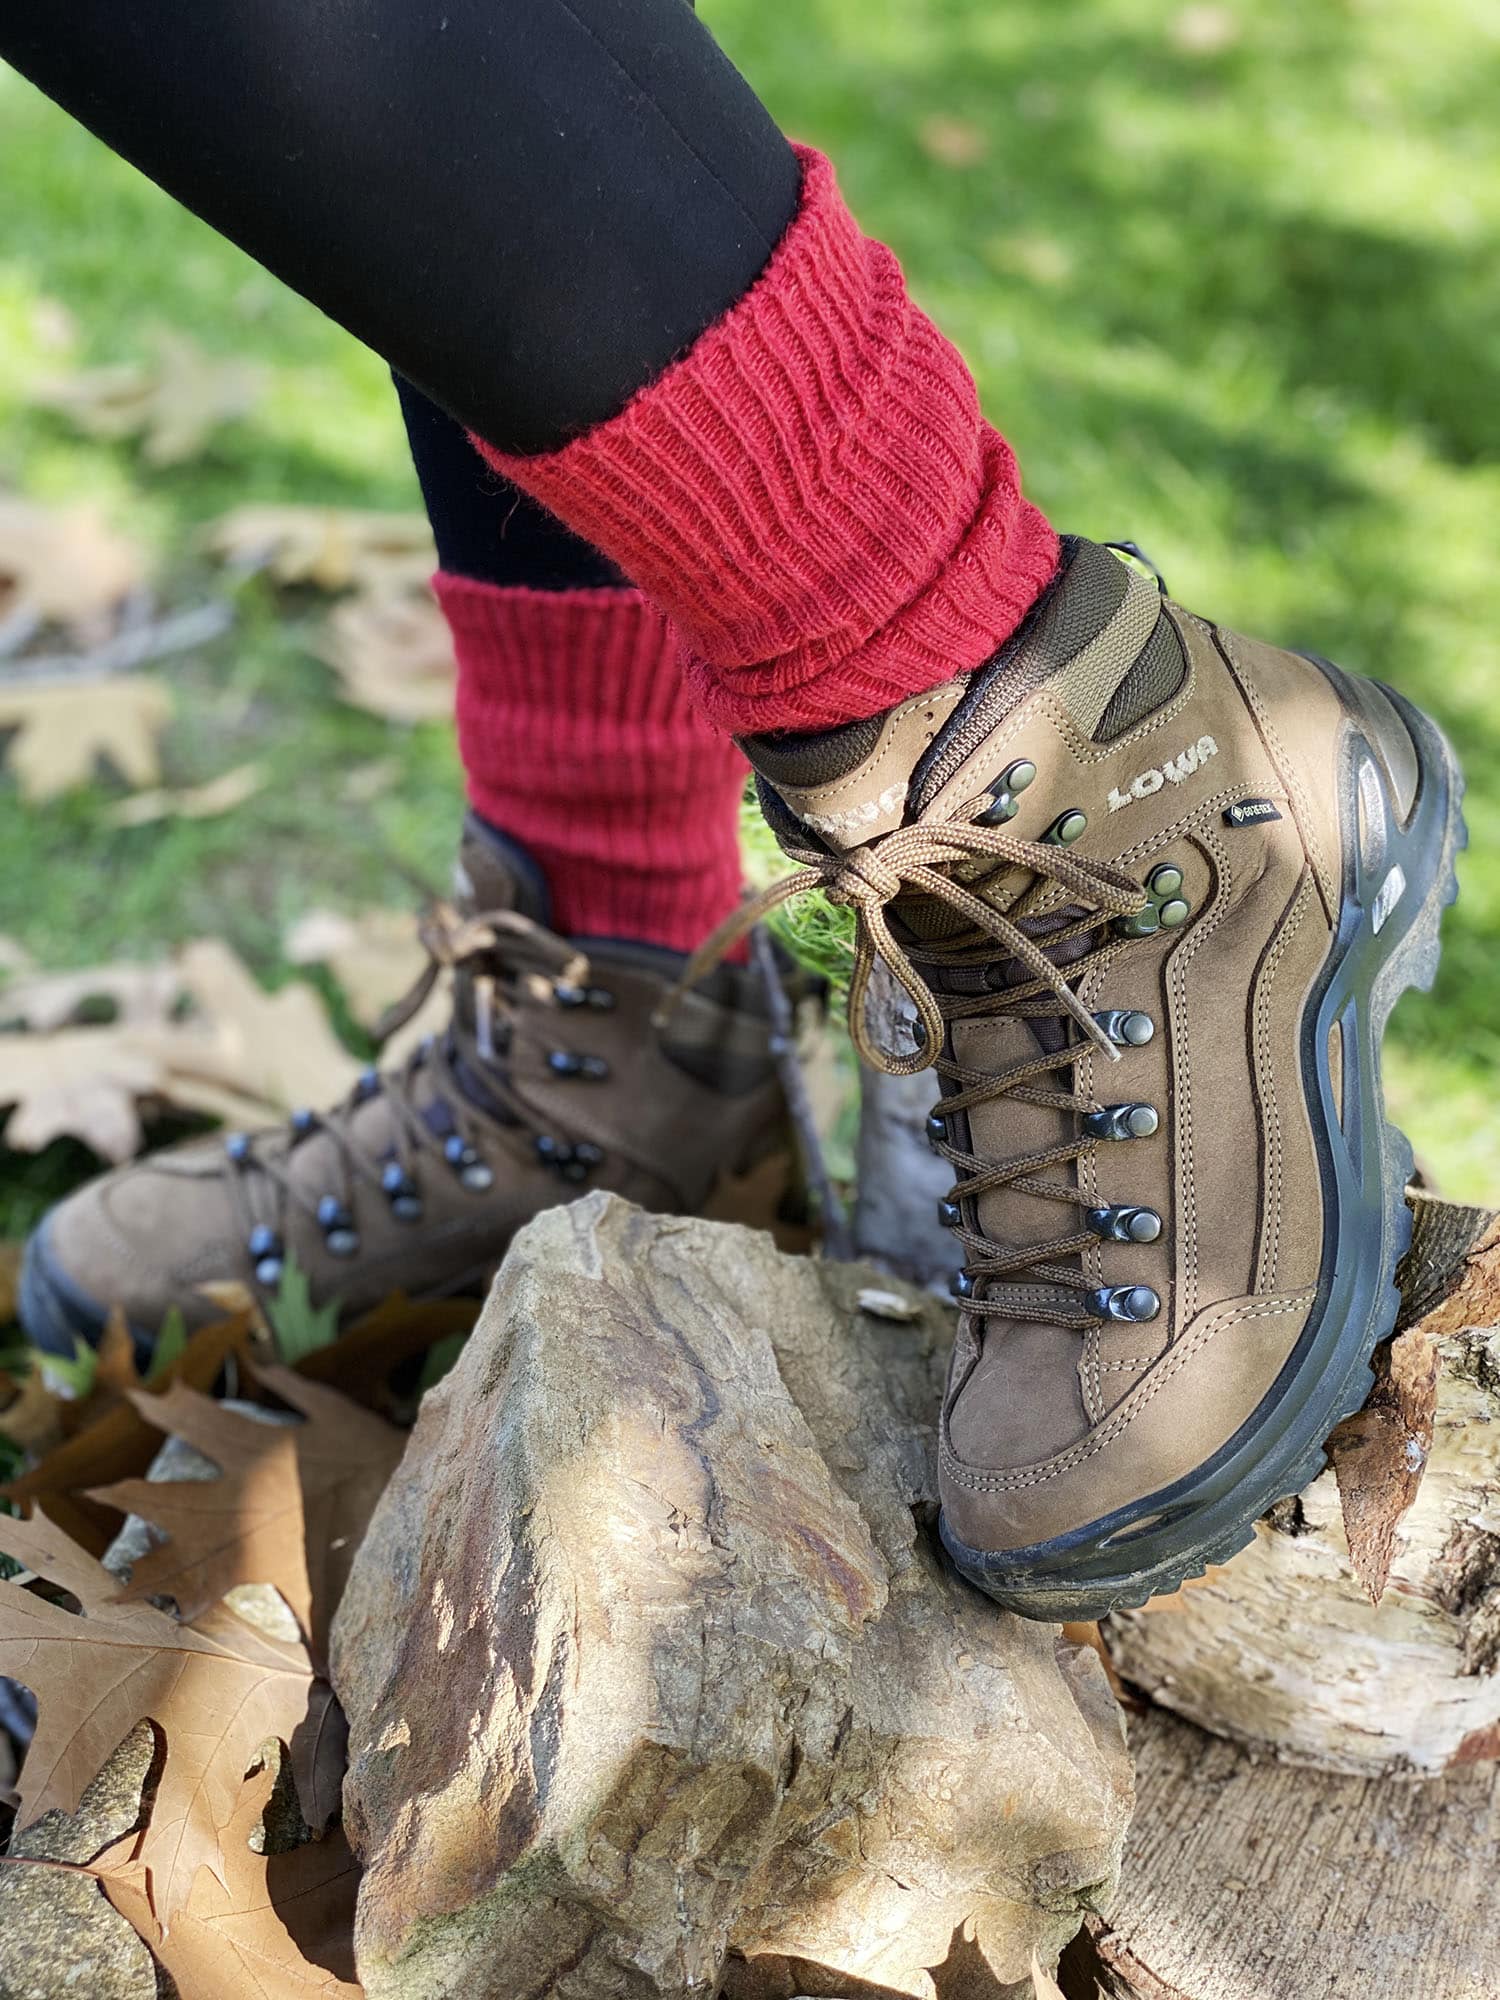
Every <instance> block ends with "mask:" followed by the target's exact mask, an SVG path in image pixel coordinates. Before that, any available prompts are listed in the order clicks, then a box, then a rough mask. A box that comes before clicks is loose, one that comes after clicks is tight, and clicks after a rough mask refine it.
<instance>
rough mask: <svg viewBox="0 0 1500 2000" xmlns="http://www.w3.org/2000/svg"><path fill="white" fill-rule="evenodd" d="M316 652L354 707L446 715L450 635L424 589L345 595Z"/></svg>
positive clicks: (401, 715) (399, 714)
mask: <svg viewBox="0 0 1500 2000" xmlns="http://www.w3.org/2000/svg"><path fill="white" fill-rule="evenodd" d="M318 651H319V653H320V654H321V656H322V658H323V659H325V660H326V661H327V662H328V664H329V666H331V667H332V668H333V670H334V672H335V673H336V674H337V675H338V677H339V682H340V685H341V687H342V691H343V695H344V699H345V700H346V701H349V702H352V703H353V704H354V706H355V707H356V708H364V709H368V710H369V711H370V712H371V714H373V715H383V716H385V717H387V718H388V719H389V720H390V721H392V722H432V721H447V720H448V719H449V718H451V716H452V714H453V682H454V676H455V673H456V672H457V669H456V667H455V665H454V659H453V637H452V634H451V633H450V632H449V630H448V626H447V624H446V622H445V620H444V618H443V614H442V613H441V611H439V609H438V607H437V601H436V599H435V598H434V597H433V596H432V593H431V592H430V591H428V590H425V589H424V590H421V591H416V590H408V591H389V590H384V589H382V590H380V591H370V592H364V593H362V594H361V595H359V596H358V597H351V598H348V599H346V600H345V602H344V603H342V604H340V605H339V606H338V607H337V608H336V609H335V610H334V611H333V613H332V614H331V616H330V617H329V620H328V623H327V625H326V626H325V627H324V632H323V637H322V641H321V643H320V645H319V647H318Z"/></svg>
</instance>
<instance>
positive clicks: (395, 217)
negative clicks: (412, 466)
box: [0, 0, 798, 452]
mask: <svg viewBox="0 0 1500 2000" xmlns="http://www.w3.org/2000/svg"><path fill="white" fill-rule="evenodd" d="M0 57H3V58H4V59H5V60H6V61H8V62H10V63H12V64H14V65H15V67H16V68H17V69H19V70H21V71H22V72H23V73H24V74H25V75H27V76H29V77H30V78H31V79H32V80H33V81H34V82H35V83H36V84H38V85H39V86H40V87H41V88H42V89H43V90H45V91H46V92H47V93H48V95H49V96H51V97H53V98H55V99H56V100H57V102H58V103H59V104H61V105H62V106H63V107H64V108H65V109H66V110H68V111H70V112H72V113H73V115H74V116H75V117H77V118H79V119H80V120H81V121H82V122H83V123H84V124H85V125H87V126H88V127H89V128H90V129H91V130H92V131H94V132H95V133H97V134H98V136H99V137H100V138H101V139H103V140H104V141H105V142H106V143H107V144H108V145H109V146H111V147H113V148H114V150H115V151H116V152H119V153H121V154H123V155H124V156H125V158H126V159H128V160H131V161H133V162H134V164H135V165H136V166H138V167H139V168H141V169H142V171H143V172H145V173H147V174H149V175H150V176H151V178H152V179H153V180H155V181H157V182H159V183H160V185H161V186H162V187H164V188H166V189H167V191H168V192H169V193H171V194H173V195H175V196H176V197H177V199H178V200H179V201H181V202H183V203H184V204H185V205H186V206H187V207H189V208H191V209H192V210H193V211H194V212H195V213H196V214H198V215H200V216H202V217H203V218H204V219H205V220H206V221H207V222H209V223H211V224H212V225H213V226H214V228H216V229H218V230H219V231H221V232H222V233H223V234H224V235H226V236H228V237H230V238H232V239H233V240H234V241H235V242H236V243H238V244H240V245H241V246H242V247H243V248H244V249H246V250H248V251H249V252H250V254H251V255H252V256H253V257H255V258H257V259H258V260H259V261H260V262H261V263H262V264H264V265H265V266H266V267H267V268H268V269H269V270H271V271H274V272H275V273H276V274H277V276H278V277H280V278H283V279H284V280H285V281H286V282H287V283H288V284H289V285H291V286H293V287H294V288H295V289H296V290H297V291H299V292H302V293H303V294H305V296H306V297H308V298H309V299H311V300H312V301H313V302H314V303H315V304H316V305H318V306H321V307H322V309H323V310H324V311H325V312H326V313H328V314H329V315H330V316H331V317H332V318H333V319H335V320H337V321H339V323H340V324H341V325H343V326H345V327H347V328H348V329H349V331H350V332H351V333H353V334H355V335H357V337H358V338H359V339H361V340H362V341H364V342H366V343H367V344H368V345H369V346H371V347H373V348H374V349H375V350H376V351H377V353H380V354H382V355H384V356H385V358H386V359H387V360H388V361H390V362H391V363H392V365H393V366H394V367H395V368H397V369H398V370H399V371H400V373H401V374H402V375H404V376H405V377H406V378H407V379H408V380H409V381H411V382H414V383H416V384H417V385H418V387H419V388H421V389H422V390H423V391H424V392H425V393H426V394H427V395H428V396H430V397H431V398H432V399H433V400H434V401H435V402H437V403H439V404H441V405H442V407H443V408H444V409H446V410H448V411H450V412H451V413H452V414H453V415H454V416H455V417H457V418H458V419H459V420H460V421H461V422H462V423H464V424H465V425H467V426H468V427H469V428H470V429H472V430H475V431H478V432H479V433H480V434H481V435H482V436H484V437H486V438H488V439H490V440H491V441H492V442H493V443H495V444H498V445H501V446H503V447H505V448H506V449H508V450H512V451H522V452H538V451H546V450H550V449H552V448H554V447H556V446H557V445H559V444H561V443H563V442H565V441H566V440H567V439H568V438H569V437H571V436H574V435H576V434H577V433H578V432H580V431H582V430H585V429H587V427H588V426H589V425H590V424H593V423H596V422H598V421H599V420H600V419H602V418H604V417H608V416H611V415H613V414H614V412H615V411H616V410H618V409H619V408H620V407H621V405H622V404H623V403H624V402H625V401H626V400H627V399H628V398H629V397H630V396H631V395H632V394H633V393H634V392H635V391H636V390H637V389H638V388H640V387H642V386H643V385H644V384H645V383H646V382H648V381H650V380H651V379H652V377H653V376H655V375H657V374H659V373H660V372H661V370H662V369H663V368H664V367H665V366H666V364H667V363H668V362H669V361H671V360H672V359H673V358H674V356H675V355H677V354H678V353H680V352H681V351H682V350H683V349H684V348H686V347H688V346H689V345H690V344H691V343H692V342H693V340H694V339H696V337H697V336H698V334H699V333H701V332H702V331H703V329H704V328H705V327H706V326H708V325H709V324H710V323H711V322H712V321H713V320H715V319H717V318H718V317H719V315H720V314H721V313H723V312H724V311H725V310H726V309H727V308H728V307H729V306H731V305H732V304H733V303H734V302H735V300H736V299H738V298H739V297H740V296H741V294H742V293H743V292H744V291H745V290H746V289H747V287H748V286H749V285H750V284H751V282H752V281H753V280H754V279H755V277H756V276H757V275H758V274H759V272H760V271H761V269H762V268H763V267H764V265H765V262H766V260H767V258H768V257H769V255H770V253H771V251H772V249H773V248H774V246H775V244H776V242H777V240H778V239H779V237H780V236H781V234H782V232H783V230H784V229H785V227H786V225H787V223H788V222H789V221H790V219H791V216H792V213H793V211H794V209H795V207H796V202H797V195H798V170H797V163H796V160H795V157H794V155H793V154H792V151H791V149H790V147H789V146H788V145H787V143H786V141H785V139H784V138H783V137H782V135H781V134H780V132H778V130H777V129H776V127H775V125H774V124H773V123H772V121H771V119H770V117H769V115H768V114H767V112H766V111H765V109H764V108H763V106H762V105H761V104H760V103H759V101H758V100H757V98H756V97H755V96H754V94H753V93H752V92H751V90H750V89H749V87H748V86H747V85H746V84H745V82H744V81H743V79H742V78H741V77H740V76H739V75H738V74H737V72H736V71H735V70H734V68H733V67H732V65H731V64H730V63H729V62H728V60H727V59H726V58H725V57H724V56H723V54H722V53H721V52H720V51H719V49H718V48H717V46H716V45H715V43H714V41H713V39H712V37H711V36H710V35H709V34H708V32H707V30H706V29H705V28H704V27H703V26H702V25H701V24H700V23H699V21H698V20H697V18H696V17H695V15H694V14H693V13H692V11H691V10H690V8H689V7H688V5H687V4H686V0H0Z"/></svg>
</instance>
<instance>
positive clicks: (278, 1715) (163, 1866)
mask: <svg viewBox="0 0 1500 2000" xmlns="http://www.w3.org/2000/svg"><path fill="white" fill-rule="evenodd" d="M0 1547H3V1549H4V1550H5V1552H6V1553H7V1554H8V1555H10V1556H12V1557H14V1558H15V1560H16V1561H18V1562H21V1563H23V1564H25V1565H26V1567H27V1568H28V1569H30V1570H33V1571H34V1572H35V1573H36V1574H37V1575H38V1576H42V1577H45V1578H46V1579H47V1580H48V1581H50V1582H51V1583H53V1584H55V1585H57V1586H59V1587H60V1588H62V1589H63V1590H66V1591H68V1592H69V1593H71V1595H72V1596H73V1597H75V1598H76V1599H77V1600H78V1603H79V1606H80V1611H79V1614H78V1615H76V1616H75V1615H74V1614H73V1613H71V1612H68V1611H65V1610H63V1609H62V1608H61V1607H60V1606H58V1605H56V1604H51V1603H48V1602H47V1601H46V1600H45V1599H43V1598H41V1597H39V1596H37V1595H35V1594H34V1593H33V1592H32V1591H30V1590H28V1589H26V1588H24V1587H23V1586H22V1585H20V1584H18V1583H15V1582H4V1583H0V1671H3V1672H5V1673H6V1674H8V1675H9V1676H10V1677H11V1678H12V1679H14V1680H18V1681H20V1682H21V1683H22V1684H23V1685H24V1686H26V1687H29V1688H30V1689H31V1691H32V1693H33V1694H34V1695H35V1696H36V1697H37V1703H38V1710H37V1726H36V1734H35V1735H34V1737H33V1738H32V1741H31V1745H30V1747H29V1749H28V1750H27V1753H26V1761H25V1764H24V1765H23V1766H22V1770H21V1777H20V1783H19V1788H18V1789H19V1794H20V1801H21V1803H20V1810H19V1814H18V1820H17V1823H18V1825H20V1826H27V1825H29V1824H30V1823H31V1822H32V1821H33V1820H35V1819H37V1818H38V1817H40V1815H41V1814H42V1813H44V1812H48V1811H50V1810H52V1809H54V1808H56V1809H57V1810H59V1811H62V1812H73V1811H74V1810H76V1808H77V1805H78V1802H79V1799H80V1798H81V1797H82V1794H83V1791H84V1788H85V1786H86V1785H87V1784H88V1783H89V1781H90V1779H92V1778H93V1777H94V1776H95V1775H96V1774H97V1773H98V1771H99V1770H100V1769H101V1768H102V1767H103V1765H104V1763H105V1761H106V1760H107V1759H108V1757H109V1756H110V1755H111V1753H112V1752H113V1750H114V1749H115V1747H116V1745H117V1744H119V1743H120V1742H121V1741H123V1739H124V1737H125V1736H126V1735H127V1734H128V1733H129V1731H130V1730H131V1729H133V1728H134V1727H135V1725H136V1723H138V1722H140V1721H142V1720H149V1721H151V1722H153V1723H154V1724H155V1725H156V1726H157V1728H158V1729H159V1730H160V1732H161V1735H162V1739H163V1744H164V1751H165V1755H164V1759H163V1763H162V1768H161V1776H160V1780H159V1783H158V1787H157V1792H156V1797H155V1801H154V1804H153V1806H152V1811H151V1818H150V1822H149V1824H148V1826H147V1828H146V1830H145V1833H144V1835H143V1836H142V1838H141V1842H140V1848H139V1856H138V1858H139V1861H140V1864H141V1866H142V1868H143V1869H144V1870H145V1871H146V1878H147V1880H148V1881H149V1894H150V1900H151V1903H152V1907H153V1909H154V1911H155V1913H156V1916H157V1918H158V1920H159V1922H160V1923H161V1924H162V1926H163V1928H166V1929H169V1928H170V1926H171V1921H172V1918H173V1916H174V1914H175V1913H176V1912H177V1911H178V1910H180V1909H181V1908H182V1907H183V1906H184V1905H185V1904H186V1903H187V1901H188V1898H189V1896H190V1894H191V1891H192V1887H193V1882H194V1878H195V1877H196V1875H197V1873H198V1870H199V1869H200V1868H202V1867H205V1866H206V1867H208V1868H210V1869H211V1870H212V1871H213V1872H214V1874H215V1875H216V1876H217V1877H218V1879H219V1880H220V1881H221V1882H223V1881H224V1876H225V1874H226V1873H227V1872H228V1869H227V1865H226V1862H225V1859H224V1856H223V1853H222V1851H221V1848H220V1843H219V1835H220V1829H221V1828H223V1827H224V1826H226V1825H227V1824H228V1823H229V1821H230V1820H231V1818H232V1817H233V1815H234V1812H235V1809H236V1807H237V1805H238V1804H239V1800H240V1791H241V1787H242V1783H243V1780H244V1776H245V1773H246V1771H248V1770H249V1769H250V1767H251V1765H252V1764H253V1763H254V1762H255V1761H256V1757H257V1752H258V1751H259V1748H260V1746H261V1745H262V1744H263V1743H264V1742H265V1741H266V1740H267V1739H268V1738H275V1739H277V1740H279V1741H280V1742H282V1743H285V1744H286V1745H287V1747H288V1750H289V1751H290V1753H291V1759H292V1770H293V1775H294V1779H295V1783H296V1787H297V1795H298V1799H299V1802H300V1804H301V1808H302V1813H303V1816H304V1818H305V1819H306V1821H307V1823H308V1825H309V1826H310V1827H312V1828H313V1829H314V1831H320V1830H321V1829H322V1828H324V1827H326V1826H327V1825H328V1823H329V1821H330V1820H331V1819H332V1817H333V1814H334V1812H335V1811H336V1810H337V1806H338V1797H339V1781H340V1776H341V1772H342V1765H343V1731H342V1718H341V1717H340V1715H339V1712H338V1708H337V1705H336V1704H335V1702H334V1699H333V1692H332V1690H331V1689H330V1688H329V1687H328V1686H327V1684H326V1683H325V1682H322V1681H320V1680H318V1678H317V1677H316V1675H315V1674H314V1672H313V1668H312V1663H311V1661H310V1660H309V1658H308V1655H307V1652H306V1649H305V1648H304V1647H302V1646H299V1645H290V1644H287V1643H286V1642H284V1641H282V1640H276V1639H271V1638H268V1637H267V1636H266V1635H265V1634H264V1633H263V1632H258V1631H256V1630H254V1629H253V1628H252V1627H251V1626H249V1625H247V1624H245V1623H244V1622H243V1621H242V1620H241V1619H238V1618H236V1617H235V1616H234V1615H233V1613H232V1612H229V1611H227V1610H225V1609H223V1608H222V1607H218V1608H216V1609H215V1610H213V1611H210V1612H209V1613H208V1614H207V1615H206V1616H205V1617H204V1618H203V1619H202V1620H201V1621H200V1622H199V1624H198V1626H197V1627H196V1628H194V1627H190V1626H186V1625H179V1624H177V1623H176V1622H175V1621H174V1620H173V1619H171V1618H169V1617H167V1616H166V1615H165V1613H163V1612H161V1611H158V1610H156V1609H154V1608H153V1607H152V1606H150V1605H146V1604H122V1603H120V1602H118V1601H115V1600H116V1593H117V1589H118V1586H117V1583H116V1580H115V1578H114V1577H113V1576H111V1575H110V1573H109V1571H108V1570H106V1569H105V1568H104V1567H103V1566H102V1565H101V1564H99V1563H97V1562H95V1561H94V1559H93V1558H92V1557H91V1556H89V1555H87V1554H86V1553H85V1552H84V1551H83V1550H82V1549H81V1548H79V1547H78V1545H77V1544H76V1543H74V1542H71V1541H70V1540H69V1539H68V1537H67V1536H65V1535H64V1534H62V1532H61V1531H60V1530H59V1529H57V1528H56V1527H54V1526H53V1524H52V1523H51V1522H50V1521H48V1520H47V1518H46V1516H45V1515H41V1514H38V1515H35V1516H33V1518H32V1519H31V1520H29V1521H19V1520H6V1521H0ZM227 1886H228V1884H227V1883H225V1887H226V1888H227Z"/></svg>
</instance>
